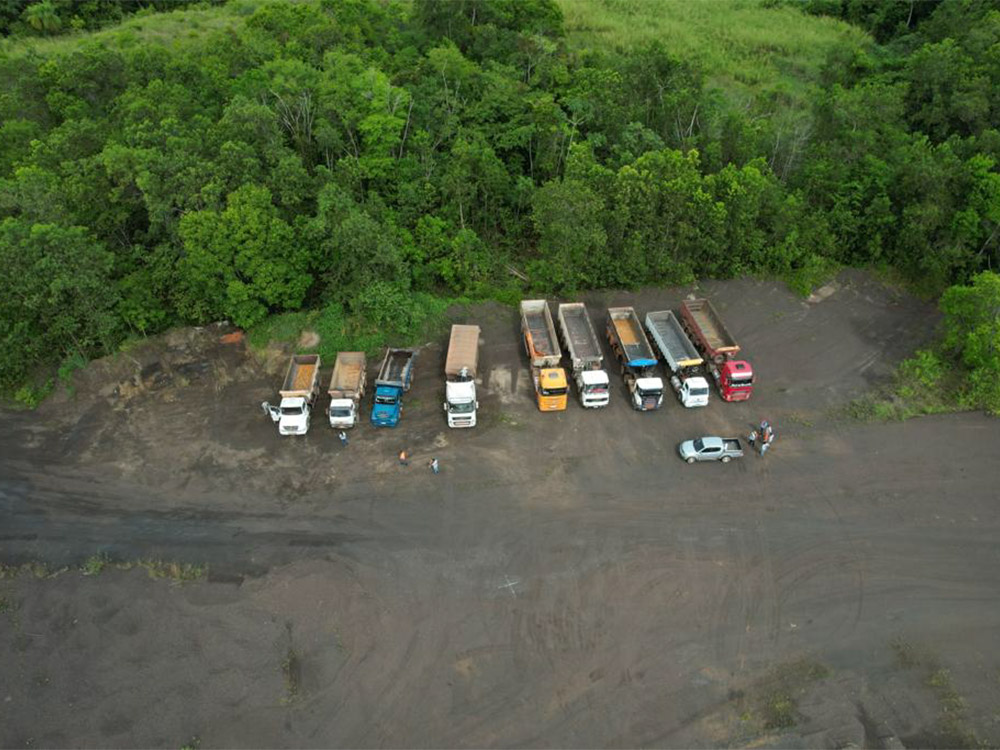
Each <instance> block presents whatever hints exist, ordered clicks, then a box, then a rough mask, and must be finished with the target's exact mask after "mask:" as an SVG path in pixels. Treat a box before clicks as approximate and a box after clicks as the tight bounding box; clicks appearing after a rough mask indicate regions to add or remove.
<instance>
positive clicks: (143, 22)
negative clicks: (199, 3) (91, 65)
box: [0, 0, 260, 57]
mask: <svg viewBox="0 0 1000 750" xmlns="http://www.w3.org/2000/svg"><path fill="white" fill-rule="evenodd" d="M258 5H260V2H254V0H236V2H232V3H228V4H226V5H224V6H219V7H210V8H182V9H179V10H175V11H170V12H165V13H154V12H152V11H146V12H143V11H140V12H139V13H136V14H135V15H134V16H132V17H130V18H127V19H125V20H124V21H123V22H122V23H120V24H115V25H114V26H109V27H108V28H106V29H102V30H100V31H93V32H88V31H80V32H77V33H69V34H61V35H59V36H53V37H10V38H7V39H0V55H8V56H12V57H14V56H17V55H23V54H39V55H42V56H49V55H53V54H60V53H67V52H72V51H73V50H75V49H76V48H77V47H78V46H79V45H80V44H83V43H91V42H101V43H104V44H108V45H110V46H112V47H129V46H134V45H146V44H160V45H164V46H175V45H177V44H183V43H184V41H185V40H187V39H192V38H197V37H200V36H202V34H203V33H204V32H206V31H212V30H216V29H224V28H227V27H228V28H237V27H238V26H240V25H241V24H242V22H243V18H244V17H245V16H248V15H250V14H251V13H253V10H254V8H256V7H257V6H258Z"/></svg>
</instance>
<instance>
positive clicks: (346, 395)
mask: <svg viewBox="0 0 1000 750" xmlns="http://www.w3.org/2000/svg"><path fill="white" fill-rule="evenodd" d="M367 365H368V360H367V359H366V357H365V353H364V352H338V353H337V361H336V362H335V363H334V365H333V376H332V377H331V378H330V389H329V390H328V391H327V393H329V394H330V408H329V410H328V414H329V416H330V426H331V427H334V428H337V429H344V428H345V427H354V425H356V424H357V423H358V409H359V408H360V406H361V399H362V398H364V395H365V368H366V367H367Z"/></svg>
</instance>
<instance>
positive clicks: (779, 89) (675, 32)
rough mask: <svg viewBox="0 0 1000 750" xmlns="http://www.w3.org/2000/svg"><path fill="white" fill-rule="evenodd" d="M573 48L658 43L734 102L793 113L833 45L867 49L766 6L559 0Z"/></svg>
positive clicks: (835, 27)
mask: <svg viewBox="0 0 1000 750" xmlns="http://www.w3.org/2000/svg"><path fill="white" fill-rule="evenodd" d="M558 2H559V5H560V7H561V8H562V11H563V13H564V14H565V18H566V24H565V26H566V32H567V37H568V40H569V43H570V45H571V46H573V47H577V48H583V47H590V48H596V47H600V46H603V45H608V46H610V47H612V48H615V49H618V50H622V51H624V50H627V49H629V48H630V47H634V46H636V45H638V44H642V43H644V42H647V41H652V40H659V41H661V42H663V43H664V44H666V45H667V47H668V48H669V49H670V50H671V51H672V52H673V53H674V54H676V55H677V56H678V57H681V58H683V59H688V60H692V61H694V62H695V63H696V64H697V65H698V67H699V68H701V69H702V70H703V71H704V72H705V74H706V76H707V78H708V81H709V83H710V85H712V86H714V87H717V88H718V89H720V90H722V91H723V92H724V93H725V94H726V95H727V96H728V97H730V98H731V99H732V100H733V101H734V102H737V103H742V102H743V101H745V100H746V99H747V98H749V97H767V98H772V97H773V98H776V99H778V100H779V101H783V102H785V103H786V104H787V105H788V106H790V107H792V108H793V109H797V108H801V107H804V106H805V100H806V93H807V92H808V90H809V88H810V85H811V84H812V82H813V81H815V80H816V76H817V74H818V72H819V70H820V67H821V66H822V64H823V61H824V59H825V58H826V55H827V53H828V52H829V51H830V50H831V49H832V48H834V47H835V46H836V45H838V44H849V45H857V46H866V45H869V44H871V43H872V42H871V39H870V38H869V37H868V36H867V35H866V34H865V33H864V32H863V31H861V30H860V29H858V28H856V27H854V26H851V25H849V24H846V23H843V22H841V21H837V20H834V19H831V18H825V17H816V16H809V15H806V14H804V13H802V12H801V11H799V10H798V9H797V8H795V7H792V6H788V5H775V4H774V3H772V2H767V0H693V1H687V0H667V1H665V0H558Z"/></svg>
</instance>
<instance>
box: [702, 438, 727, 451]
mask: <svg viewBox="0 0 1000 750" xmlns="http://www.w3.org/2000/svg"><path fill="white" fill-rule="evenodd" d="M701 443H702V445H704V446H705V447H706V448H721V447H722V438H720V437H709V436H705V437H703V438H702V439H701Z"/></svg>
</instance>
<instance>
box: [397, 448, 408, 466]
mask: <svg viewBox="0 0 1000 750" xmlns="http://www.w3.org/2000/svg"><path fill="white" fill-rule="evenodd" d="M399 465H400V466H409V465H410V459H409V458H408V457H407V455H406V449H405V448H404V449H403V450H401V451H400V452H399Z"/></svg>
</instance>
